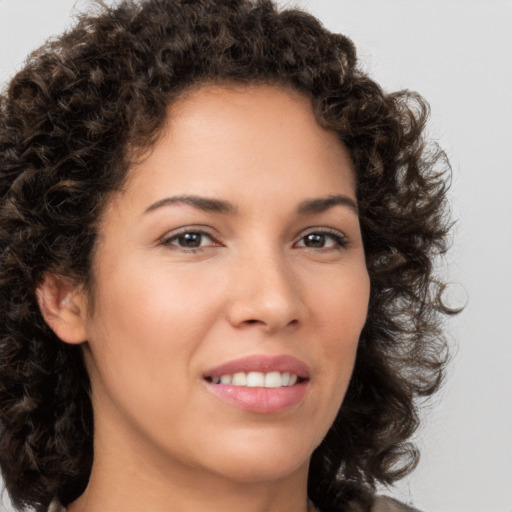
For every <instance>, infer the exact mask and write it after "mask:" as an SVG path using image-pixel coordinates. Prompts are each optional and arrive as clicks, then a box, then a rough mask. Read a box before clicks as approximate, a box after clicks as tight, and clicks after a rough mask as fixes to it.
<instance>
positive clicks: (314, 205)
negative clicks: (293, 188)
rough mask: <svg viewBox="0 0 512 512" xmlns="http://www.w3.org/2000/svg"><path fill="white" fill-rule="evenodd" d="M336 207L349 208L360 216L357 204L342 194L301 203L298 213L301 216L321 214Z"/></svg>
mask: <svg viewBox="0 0 512 512" xmlns="http://www.w3.org/2000/svg"><path fill="white" fill-rule="evenodd" d="M334 206H348V208H350V209H351V210H353V212H354V213H355V214H358V208H357V203H356V202H355V201H354V200H353V199H352V198H350V197H348V196H344V195H341V194H336V195H331V196H327V197H320V198H317V199H307V200H306V201H303V202H302V203H300V205H299V208H298V211H299V213H300V214H307V213H321V212H324V211H326V210H328V209H329V208H332V207H334Z"/></svg>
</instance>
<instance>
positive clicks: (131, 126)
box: [0, 0, 449, 512]
mask: <svg viewBox="0 0 512 512" xmlns="http://www.w3.org/2000/svg"><path fill="white" fill-rule="evenodd" d="M1 101H2V103H1V109H0V112H1V114H0V116H1V123H0V125H1V132H0V162H1V164H0V165H1V173H2V174H1V181H0V183H1V195H2V198H3V200H2V209H1V223H0V240H1V254H2V259H1V271H0V272H1V286H2V291H1V297H2V303H1V307H0V311H1V315H2V317H1V321H0V325H1V326H2V327H1V342H0V343H1V344H0V347H1V348H0V350H1V352H0V354H1V355H0V357H1V364H0V367H1V370H0V403H1V408H0V421H1V425H2V430H1V437H0V466H1V468H2V474H3V478H4V481H5V484H6V487H7V490H8V492H9V494H10V496H11V499H12V501H13V504H14V505H15V506H16V507H18V508H19V509H22V508H23V507H25V506H32V507H35V509H36V510H38V511H46V510H47V509H48V507H50V510H52V511H54V510H61V509H63V507H67V510H68V512H95V511H99V510H102V511H107V510H108V511H113V512H116V511H121V510H123V511H126V510H134V511H140V510H151V511H155V512H156V511H160V510H166V511H168V510H179V511H185V512H186V511H192V510H194V511H195V510H209V511H216V510H221V509H222V510H246V511H254V512H256V511H267V512H270V511H281V512H288V511H289V512H291V511H294V512H295V511H301V512H306V511H310V512H311V511H314V510H319V511H322V512H334V511H368V510H373V511H385V510H396V511H398V510H409V509H408V508H406V507H405V506H402V505H400V504H398V503H396V502H394V501H392V500H389V499H385V498H377V497H375V487H376V485H377V484H378V483H383V484H389V483H392V482H394V481H396V480H397V479H399V478H401V477H403V476H404V475H405V474H407V473H408V472H409V471H410V470H412V469H413V467H414V465H415V463H416V461H417V458H418V455H417V452H416V449H415V447H414V446H413V445H412V444H410V442H409V439H410V437H411V435H412V434H413V432H414V431H415V429H416V427H417V424H418V417H417V405H418V404H417V401H418V399H419V398H423V397H426V396H429V395H431V394H432V393H433V392H434V391H435V390H436V389H437V388H438V387H439V384H440V382H441V379H442V375H443V368H444V365H445V362H446V350H445V341H444V338H443V336H442V334H441V332H440V329H439V325H440V321H441V314H442V313H446V312H447V311H446V309H445V308H444V307H443V304H442V301H441V299H440V294H441V292H442V283H440V282H439V281H437V280H436V279H435V277H434V275H433V270H432V263H433V260H434V259H435V257H436V256H437V255H439V254H440V253H443V252H444V251H445V249H446V235H447V230H448V227H447V220H446V215H445V210H446V206H445V192H446V183H447V172H448V169H449V168H448V165H447V164H446V162H445V160H444V157H443V154H442V153H440V152H439V151H436V150H435V149H434V150H429V149H428V147H427V146H426V145H425V141H424V140H423V138H422V130H423V127H424V124H425V120H426V117H427V106H426V104H425V102H424V101H423V100H422V99H421V98H420V97H418V96H417V95H414V94H412V93H408V92H400V93H395V94H390V95H388V94H384V93H383V92H382V90H381V89H380V87H379V86H378V85H377V84H376V83H375V82H373V81H372V80H371V79H370V78H368V77H367V76H365V75H364V74H363V73H362V72H361V71H359V70H358V68H357V67H356V56H355V50H354V47H353V45H352V43H351V42H350V41H349V40H348V39H347V38H345V37H344V36H340V35H336V34H331V33H329V32H328V31H326V30H325V29H324V28H323V27H322V26H321V25H320V24H319V22H318V21H317V20H316V19H314V18H313V17H311V16H309V15H307V14H305V13H302V12H298V11H286V10H285V11H282V12H279V10H278V9H277V8H276V7H275V6H274V5H273V4H272V3H271V2H269V1H266V0H262V1H258V2H252V1H249V0H232V1H229V2H224V1H223V2H221V1H199V0H198V1H188V2H185V1H178V0H144V1H141V2H123V3H121V4H120V5H119V6H117V7H115V8H111V9H108V8H105V9H103V10H102V11H101V12H99V13H98V14H96V15H89V16H86V17H83V18H82V19H81V20H80V22H79V23H78V24H77V26H76V27H75V28H74V29H72V30H71V31H70V32H68V33H67V34H64V35H63V36H62V37H61V38H60V39H58V40H56V41H54V42H51V43H48V44H47V45H46V46H45V47H43V48H41V49H40V50H38V51H37V52H36V53H34V54H33V55H32V56H31V58H30V60H29V61H28V62H27V64H26V65H25V67H24V69H23V70H21V71H20V72H19V73H18V74H17V75H16V76H15V77H14V78H13V80H12V81H11V83H10V84H9V86H8V88H7V90H6V92H5V93H4V95H3V97H2V100H1Z"/></svg>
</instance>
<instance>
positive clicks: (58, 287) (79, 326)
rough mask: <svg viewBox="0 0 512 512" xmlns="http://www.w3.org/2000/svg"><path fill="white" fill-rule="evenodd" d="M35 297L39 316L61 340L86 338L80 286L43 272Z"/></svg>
mask: <svg viewBox="0 0 512 512" xmlns="http://www.w3.org/2000/svg"><path fill="white" fill-rule="evenodd" d="M36 296H37V302H38V303H39V308H40V309H41V313H42V314H43V318H44V319H45V321H46V323H47V324H48V325H49V326H50V327H51V329H52V330H53V332H54V333H55V334H56V335H57V336H58V337H59V338H60V339H61V340H62V341H65V342H66V343H72V344H79V343H83V342H84V341H86V340H87V334H86V326H85V320H86V312H87V303H86V300H85V292H84V291H83V289H82V287H81V286H77V285H76V284H74V283H72V282H71V281H70V280H69V279H66V278H64V277H62V276H59V275H56V274H52V273H49V272H47V273H45V274H44V276H43V280H42V281H41V283H40V284H39V286H38V287H37V289H36Z"/></svg>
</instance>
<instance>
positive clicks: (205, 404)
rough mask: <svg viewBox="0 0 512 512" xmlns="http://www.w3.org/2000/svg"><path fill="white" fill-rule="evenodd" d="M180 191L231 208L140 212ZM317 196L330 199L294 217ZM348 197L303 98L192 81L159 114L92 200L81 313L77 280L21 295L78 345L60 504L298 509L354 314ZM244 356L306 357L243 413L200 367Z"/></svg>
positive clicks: (357, 302) (344, 164)
mask: <svg viewBox="0 0 512 512" xmlns="http://www.w3.org/2000/svg"><path fill="white" fill-rule="evenodd" d="M183 195H194V196H201V197H207V198H214V199H218V200H222V201H226V202H229V203H230V204H231V205H232V211H228V212H215V211H205V210H203V209H201V208H198V207H197V206H194V205H191V204H187V203H182V202H173V203H172V204H163V205H160V206H154V207H153V208H151V205H155V203H158V202H161V201H162V200H164V199H165V198H168V197H171V196H183ZM333 195H338V196H343V197H344V198H346V200H345V201H344V202H343V201H341V203H340V204H335V205H331V206H330V207H325V208H323V209H321V211H307V212H302V213H300V212H299V211H298V208H299V207H300V205H301V204H303V202H304V201H307V200H311V199H325V198H327V197H330V196H333ZM350 201H353V203H354V204H355V202H356V196H355V180H354V171H353V168H352V164H351V161H350V157H349V154H348V151H347V150H346V148H345V147H344V146H343V145H342V144H341V143H340V141H339V139H338V138H337V136H336V134H335V133H334V132H332V131H329V130H326V129H324V128H322V127H321V126H320V125H319V124H318V122H317V121H316V119H315V117H314V115H313V111H312V108H311V102H310V100H309V99H308V98H306V97H305V96H302V95H301V94H299V93H296V92H293V91H290V90H286V89H283V88H278V87H271V86H260V85H258V86H248V87H242V86H238V87H235V86H208V87H207V86H203V87H201V88H199V89H198V90H195V91H192V92H189V93H187V95H186V96H184V97H183V98H182V99H180V100H179V101H178V102H177V103H176V104H174V105H173V106H172V107H171V108H170V109H169V117H168V122H167V124H166V126H165V128H164V130H163V131H162V133H161V135H160V138H159V140H158V141H157V143H156V144H155V146H154V147H153V148H152V150H151V151H150V152H149V153H148V155H147V158H146V159H144V160H143V161H142V162H141V163H140V164H138V165H137V166H136V167H134V168H133V169H132V170H131V173H130V176H129V179H128V181H127V184H126V187H125V188H124V190H123V191H122V192H119V193H116V195H115V196H114V197H113V198H112V199H111V200H110V202H109V203H108V205H107V206H106V209H105V212H104V215H103V217H102V220H101V226H100V239H99V243H98V247H97V251H96V253H95V260H94V265H93V276H94V282H95V286H94V307H93V308H92V311H91V308H89V309H88V308H87V299H88V297H87V294H86V293H85V292H83V291H82V290H81V289H80V288H79V287H73V286H72V285H71V284H70V283H66V282H65V281H62V280H59V279H58V278H56V277H55V276H48V277H47V279H46V280H45V282H44V283H43V285H42V287H41V289H40V290H39V298H40V303H41V305H42V310H43V312H44V314H45V317H46V319H47V321H48V323H49V324H50V325H51V326H52V327H53V328H54V330H55V332H56V333H57V334H58V335H59V336H60V337H61V339H63V341H65V342H68V343H82V346H83V350H84V354H85V358H86V363H87V367H88V370H89V373H90V377H91V386H92V399H93V408H94V414H95V449H94V464H93V469H92V473H91V479H90V482H89V485H88V487H87V489H86V491H85V492H84V494H83V495H82V496H81V497H80V498H79V499H78V500H76V501H75V502H74V503H72V504H71V505H70V506H69V507H68V510H69V512H99V511H105V510H108V511H110V512H117V511H121V510H151V511H152V512H160V511H161V512H163V511H165V512H169V511H180V512H186V511H197V510H208V511H209V512H215V511H223V512H225V511H235V510H244V511H247V512H263V511H265V512H277V511H279V512H292V511H293V512H305V511H306V510H307V497H306V484H307V472H308V464H309V459H310V456H311V453H312V452H313V450H314V449H315V448H316V447H317V446H318V444H319V443H320V442H321V440H322V438H323V437H324V436H325V434H326V432H327V430H328V429H329V427H330V426H331V424H332V422H333V420H334V417H335V415H336V413H337V411H338V410H339V407H340V405H341V402H342V400H343V397H344V395H345V392H346V389H347V386H348V382H349V380H350V376H351V373H352V369H353V366H354V359H355V354H356V348H357V343H358V338H359V335H360V332H361V329H362V327H363V325H364V322H365V319H366V315H367V305H368V298H369V288H370V285H369V277H368V273H367V269H366V265H365V258H364V250H363V245H362V240H361V233H360V228H359V221H358V216H357V212H356V211H355V209H354V208H352V207H351V206H350V204H349V203H350ZM324 206H325V205H324ZM148 208H149V211H147V210H148ZM198 230H200V231H203V232H205V233H207V235H199V236H198V235H195V237H196V238H195V239H196V240H197V239H199V240H200V247H199V248H195V249H193V250H192V249H191V248H187V247H183V246H180V244H181V245H183V238H181V239H180V238H178V237H177V236H176V235H177V233H183V232H187V233H192V234H193V233H194V232H197V231H198ZM325 230H329V234H327V235H325V236H324V237H323V235H322V232H323V231H325ZM311 233H319V234H320V238H318V237H317V238H316V239H315V240H316V241H317V242H318V240H320V243H317V245H314V244H313V246H311V245H312V242H311V240H312V238H311V237H309V238H307V235H311ZM331 233H333V234H334V236H333V235H332V234H331ZM193 236H194V235H193ZM340 237H341V240H342V242H341V243H340V241H339V238H340ZM313 238H314V237H313ZM63 298H65V299H66V300H64V301H63V300H62V299H63ZM255 354H256V355H261V354H264V355H281V354H286V355H292V356H294V357H296V358H298V359H300V360H302V361H304V362H305V363H306V364H307V365H308V366H309V368H310V380H309V383H308V385H307V392H306V395H305V396H304V399H303V400H302V401H301V402H300V403H299V404H297V405H294V406H293V407H291V408H289V409H287V410H285V411H282V412H279V413H275V414H259V413H254V412H248V411H245V410H242V409H240V408H238V407H236V406H233V405H231V404H228V403H226V402H224V401H223V400H221V399H219V398H218V397H217V396H216V395H214V394H212V393H211V392H210V391H209V390H208V389H207V387H206V386H205V383H204V379H203V375H204V373H205V372H206V371H207V370H208V369H211V368H213V367H215V366H218V365H220V364H223V363H225V362H228V361H231V360H234V359H238V358H240V357H245V356H249V355H255Z"/></svg>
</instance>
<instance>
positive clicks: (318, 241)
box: [304, 233, 327, 249]
mask: <svg viewBox="0 0 512 512" xmlns="http://www.w3.org/2000/svg"><path fill="white" fill-rule="evenodd" d="M326 238H327V237H326V236H325V235H324V234H323V233H311V234H309V235H306V236H305V237H304V245H305V246H306V247H313V248H315V249H320V248H321V247H324V246H325V242H326Z"/></svg>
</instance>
